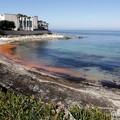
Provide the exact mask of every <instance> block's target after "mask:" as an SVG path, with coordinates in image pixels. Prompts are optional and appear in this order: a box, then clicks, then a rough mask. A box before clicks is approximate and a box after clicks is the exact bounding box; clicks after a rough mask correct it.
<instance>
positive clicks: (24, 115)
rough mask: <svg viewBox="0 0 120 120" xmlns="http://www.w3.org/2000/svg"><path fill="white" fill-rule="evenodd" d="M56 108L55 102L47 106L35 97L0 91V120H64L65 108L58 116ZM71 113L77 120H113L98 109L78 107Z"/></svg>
mask: <svg viewBox="0 0 120 120" xmlns="http://www.w3.org/2000/svg"><path fill="white" fill-rule="evenodd" d="M55 108H56V106H55V103H54V102H51V103H50V104H46V103H44V102H42V101H41V99H39V100H37V101H36V99H35V97H34V96H30V97H29V96H25V95H22V94H16V93H14V92H10V91H6V92H3V91H2V90H0V120H63V117H64V115H65V111H64V108H61V110H60V112H59V113H58V114H57V113H56V109H55ZM70 112H71V114H72V115H73V117H74V118H75V119H76V120H111V119H110V118H111V116H110V115H107V114H104V113H102V112H101V111H100V110H98V109H85V108H80V107H79V106H78V105H74V106H73V107H72V108H70ZM56 116H57V117H56ZM65 120H68V119H67V118H66V119H65Z"/></svg>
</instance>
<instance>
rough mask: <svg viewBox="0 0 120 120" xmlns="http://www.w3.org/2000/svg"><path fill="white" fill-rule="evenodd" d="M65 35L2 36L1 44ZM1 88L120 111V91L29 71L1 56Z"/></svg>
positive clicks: (57, 100)
mask: <svg viewBox="0 0 120 120" xmlns="http://www.w3.org/2000/svg"><path fill="white" fill-rule="evenodd" d="M67 38H68V37H66V36H63V35H57V34H52V35H42V36H41V35H37V36H34V35H32V36H16V37H13V36H12V37H11V36H9V37H8V36H7V37H1V38H0V45H3V44H6V43H10V42H16V41H19V42H20V41H25V40H27V41H33V40H57V39H67ZM0 86H2V87H4V88H7V89H12V90H14V91H17V92H21V93H23V94H26V95H35V97H36V98H38V97H41V99H43V100H44V101H46V102H49V101H52V100H53V101H55V102H60V101H61V102H62V103H63V104H65V105H66V106H67V105H70V104H73V103H77V104H79V105H80V106H92V107H93V106H97V107H99V108H101V109H105V110H117V109H120V90H119V89H109V88H106V87H102V86H101V85H97V84H90V83H88V81H83V80H81V81H74V78H71V79H67V78H60V77H56V76H53V75H49V74H45V73H42V72H40V71H38V70H37V69H35V68H29V67H27V66H24V65H21V64H20V63H18V62H15V61H13V60H12V59H9V58H8V57H7V56H4V55H3V54H0Z"/></svg>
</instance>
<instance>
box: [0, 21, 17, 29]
mask: <svg viewBox="0 0 120 120" xmlns="http://www.w3.org/2000/svg"><path fill="white" fill-rule="evenodd" d="M15 27H16V26H15V23H14V22H13V21H8V20H2V21H0V29H1V30H12V29H14V28H15Z"/></svg>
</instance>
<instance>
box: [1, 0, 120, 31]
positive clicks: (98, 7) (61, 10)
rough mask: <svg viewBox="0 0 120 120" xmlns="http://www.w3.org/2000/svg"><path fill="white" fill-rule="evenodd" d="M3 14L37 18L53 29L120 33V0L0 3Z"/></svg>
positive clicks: (6, 1) (14, 0)
mask: <svg viewBox="0 0 120 120" xmlns="http://www.w3.org/2000/svg"><path fill="white" fill-rule="evenodd" d="M3 13H14V14H17V13H22V14H26V15H30V16H33V15H37V16H38V17H39V19H41V20H46V21H47V22H48V23H49V24H50V29H107V30H113V29H114V30H120V0H1V1H0V14H3Z"/></svg>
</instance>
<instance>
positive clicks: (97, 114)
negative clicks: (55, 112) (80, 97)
mask: <svg viewBox="0 0 120 120" xmlns="http://www.w3.org/2000/svg"><path fill="white" fill-rule="evenodd" d="M70 112H71V114H72V115H73V117H74V118H75V119H76V120H111V116H110V115H109V114H105V113H102V112H101V111H100V110H99V109H97V108H94V109H85V108H80V107H79V106H78V105H74V106H73V107H72V108H71V109H70Z"/></svg>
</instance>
